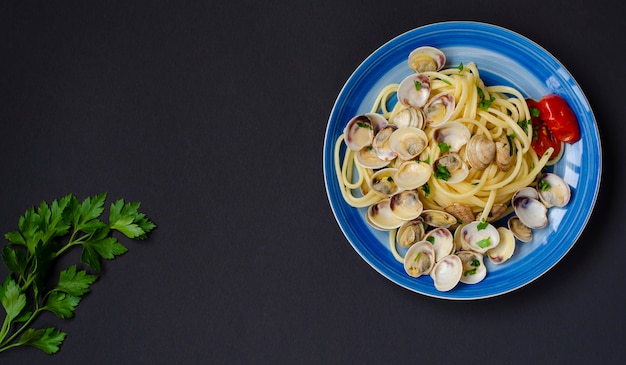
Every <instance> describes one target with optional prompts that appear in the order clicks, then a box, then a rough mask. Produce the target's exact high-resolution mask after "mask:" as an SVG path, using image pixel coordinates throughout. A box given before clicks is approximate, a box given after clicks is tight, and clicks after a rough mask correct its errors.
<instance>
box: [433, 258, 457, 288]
mask: <svg viewBox="0 0 626 365" xmlns="http://www.w3.org/2000/svg"><path fill="white" fill-rule="evenodd" d="M462 275H463V263H462V262H461V259H460V258H459V257H458V256H456V255H448V256H446V257H443V258H442V259H441V260H439V261H438V262H437V263H436V264H435V266H433V268H432V270H431V272H430V277H431V278H432V279H433V283H434V284H435V288H436V289H437V290H439V291H449V290H452V289H453V288H454V287H455V286H456V285H457V284H458V283H459V281H460V280H461V276H462Z"/></svg>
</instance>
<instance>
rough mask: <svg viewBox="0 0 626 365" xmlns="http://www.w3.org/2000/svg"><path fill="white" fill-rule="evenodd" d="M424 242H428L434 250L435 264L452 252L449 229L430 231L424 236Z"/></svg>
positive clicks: (441, 228) (442, 228)
mask: <svg viewBox="0 0 626 365" xmlns="http://www.w3.org/2000/svg"><path fill="white" fill-rule="evenodd" d="M424 241H428V242H430V243H431V244H432V245H433V248H434V249H435V262H439V261H440V260H441V259H442V258H443V257H445V256H448V255H450V254H452V252H453V250H454V238H453V237H452V233H451V232H450V230H449V229H447V228H444V227H439V228H435V229H433V230H431V231H430V232H428V233H427V234H426V235H425V236H424Z"/></svg>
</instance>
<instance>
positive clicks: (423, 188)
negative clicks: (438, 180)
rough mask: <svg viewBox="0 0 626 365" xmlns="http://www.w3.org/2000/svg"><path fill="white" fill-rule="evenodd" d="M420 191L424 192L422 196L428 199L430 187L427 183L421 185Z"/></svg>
mask: <svg viewBox="0 0 626 365" xmlns="http://www.w3.org/2000/svg"><path fill="white" fill-rule="evenodd" d="M422 190H423V191H424V196H425V197H427V198H428V196H429V195H430V185H428V183H425V184H424V185H422Z"/></svg>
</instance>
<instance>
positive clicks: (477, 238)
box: [461, 221, 500, 253]
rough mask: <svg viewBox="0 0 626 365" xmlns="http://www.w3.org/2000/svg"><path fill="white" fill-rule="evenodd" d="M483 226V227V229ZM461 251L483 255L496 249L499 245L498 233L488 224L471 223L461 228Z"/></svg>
mask: <svg viewBox="0 0 626 365" xmlns="http://www.w3.org/2000/svg"><path fill="white" fill-rule="evenodd" d="M483 225H485V226H484V227H483ZM461 243H462V245H463V249H465V250H471V251H475V252H478V253H485V252H487V251H488V250H491V249H493V248H494V247H497V246H498V244H499V243H500V233H499V232H498V230H497V229H496V227H494V226H493V225H491V224H490V223H482V222H478V221H473V222H470V223H468V224H467V225H465V226H463V228H462V230H461Z"/></svg>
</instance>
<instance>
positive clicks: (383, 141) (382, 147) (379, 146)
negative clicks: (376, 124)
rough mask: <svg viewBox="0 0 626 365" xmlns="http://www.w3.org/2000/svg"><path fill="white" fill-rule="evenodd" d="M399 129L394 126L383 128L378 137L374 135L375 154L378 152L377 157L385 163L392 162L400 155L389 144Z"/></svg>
mask: <svg viewBox="0 0 626 365" xmlns="http://www.w3.org/2000/svg"><path fill="white" fill-rule="evenodd" d="M396 129H397V127H396V126H395V125H393V124H390V125H387V126H385V127H384V128H382V129H381V130H380V131H378V133H376V135H374V140H373V142H372V147H373V148H374V152H376V156H378V158H380V159H381V160H384V161H391V160H393V159H394V158H396V156H397V155H398V154H397V153H396V152H395V151H394V150H393V149H392V148H391V145H390V143H389V140H390V138H391V135H392V134H393V132H394V131H395V130H396Z"/></svg>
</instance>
